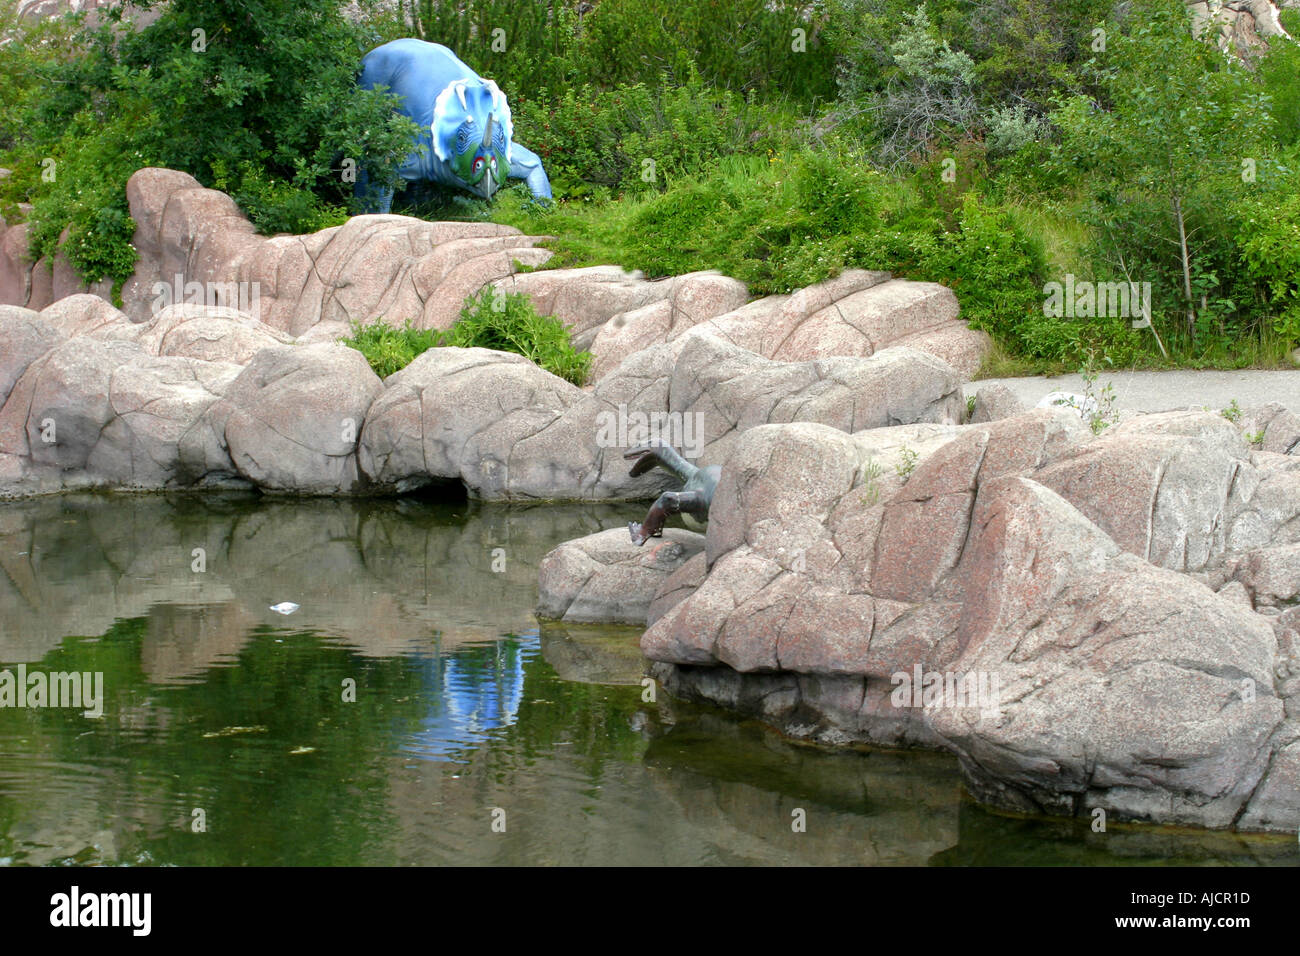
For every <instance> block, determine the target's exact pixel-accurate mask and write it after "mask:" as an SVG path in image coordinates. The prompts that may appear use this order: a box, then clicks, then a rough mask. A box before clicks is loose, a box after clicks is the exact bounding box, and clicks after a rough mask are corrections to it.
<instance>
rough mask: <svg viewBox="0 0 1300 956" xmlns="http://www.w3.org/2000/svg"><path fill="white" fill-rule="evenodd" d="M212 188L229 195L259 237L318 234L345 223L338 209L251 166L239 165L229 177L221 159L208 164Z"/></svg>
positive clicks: (344, 212) (255, 166)
mask: <svg viewBox="0 0 1300 956" xmlns="http://www.w3.org/2000/svg"><path fill="white" fill-rule="evenodd" d="M212 176H213V184H212V185H213V188H214V189H220V190H221V191H222V192H225V193H229V194H230V197H231V198H232V199H234V200H235V202H236V203H238V204H239V208H240V209H242V210H243V211H244V213H245V215H247V216H248V218H249V219H250V220H251V221H252V223H253V225H254V226H256V227H257V231H258V232H260V233H262V234H263V235H275V234H276V233H282V232H288V233H294V234H301V233H307V232H318V231H320V230H321V229H328V228H329V227H330V226H341V225H342V224H343V223H345V222H347V221H348V213H347V210H346V209H344V208H343V207H342V206H336V205H332V204H330V203H326V202H323V201H322V200H321V198H320V197H319V196H317V195H316V194H315V193H313V192H312V191H311V190H309V189H303V188H301V187H299V186H294V185H293V184H291V183H287V182H285V181H283V180H278V179H274V178H270V177H268V176H267V174H266V172H265V170H264V169H263V168H262V167H261V166H258V165H257V164H255V163H251V162H248V161H244V162H242V163H240V164H239V173H238V176H237V177H236V176H232V174H231V173H230V172H229V171H228V170H227V168H226V164H225V162H224V161H223V160H219V159H218V160H216V161H214V162H213V164H212Z"/></svg>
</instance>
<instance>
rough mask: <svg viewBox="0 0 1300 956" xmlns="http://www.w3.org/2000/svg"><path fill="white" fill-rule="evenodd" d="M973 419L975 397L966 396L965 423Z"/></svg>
mask: <svg viewBox="0 0 1300 956" xmlns="http://www.w3.org/2000/svg"><path fill="white" fill-rule="evenodd" d="M974 417H975V396H974V395H967V396H966V421H970V420H971V419H972V418H974Z"/></svg>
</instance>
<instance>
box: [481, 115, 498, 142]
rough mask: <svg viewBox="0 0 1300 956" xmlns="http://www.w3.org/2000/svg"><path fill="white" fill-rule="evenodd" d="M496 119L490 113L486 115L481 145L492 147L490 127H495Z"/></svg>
mask: <svg viewBox="0 0 1300 956" xmlns="http://www.w3.org/2000/svg"><path fill="white" fill-rule="evenodd" d="M496 121H497V118H496V117H495V116H493V115H492V114H491V113H489V114H488V121H487V129H485V130H484V131H483V145H484V146H491V145H492V127H493V126H495V125H496Z"/></svg>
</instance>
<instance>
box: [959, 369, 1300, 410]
mask: <svg viewBox="0 0 1300 956" xmlns="http://www.w3.org/2000/svg"><path fill="white" fill-rule="evenodd" d="M995 382H996V383H997V384H999V385H1005V386H1007V388H1009V389H1011V391H1012V392H1014V393H1015V395H1016V397H1017V398H1019V399H1020V400H1021V401H1022V402H1024V403H1025V404H1026V405H1028V406H1029V407H1031V408H1032V407H1033V406H1034V405H1037V404H1038V401H1039V399H1041V398H1042V397H1043V396H1044V395H1046V394H1047V393H1048V392H1055V391H1061V392H1077V393H1080V394H1082V392H1083V379H1082V378H1081V377H1080V376H1078V375H1059V376H1055V377H1052V378H1048V377H1045V376H1041V375H1039V376H1034V377H1031V378H987V379H982V380H981V381H978V382H968V383H966V385H965V386H964V387H963V394H964V395H974V394H975V391H976V389H979V388H981V387H983V386H985V385H989V384H992V383H995ZM1108 382H1110V383H1114V385H1115V404H1116V406H1118V407H1119V408H1121V409H1132V410H1133V411H1139V412H1164V411H1168V410H1170V409H1173V408H1187V407H1188V406H1189V405H1204V406H1206V407H1207V408H1215V409H1218V408H1224V407H1226V406H1227V405H1228V404H1229V403H1230V402H1231V401H1232V400H1233V399H1234V398H1235V399H1236V400H1237V405H1238V407H1240V408H1249V407H1250V406H1251V405H1262V404H1264V403H1265V402H1280V403H1281V404H1283V405H1285V406H1286V407H1287V408H1289V409H1291V410H1293V411H1297V412H1300V368H1298V369H1288V370H1285V371H1259V370H1245V371H1240V372H1200V371H1174V372H1129V371H1118V372H1107V371H1103V372H1102V373H1101V374H1100V375H1098V376H1097V389H1098V390H1100V389H1101V388H1103V387H1104V386H1105V385H1106V384H1107V383H1108Z"/></svg>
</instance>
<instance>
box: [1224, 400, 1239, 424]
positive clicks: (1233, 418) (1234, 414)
mask: <svg viewBox="0 0 1300 956" xmlns="http://www.w3.org/2000/svg"><path fill="white" fill-rule="evenodd" d="M1219 414H1220V415H1222V416H1223V417H1224V418H1226V419H1227V420H1228V421H1230V422H1232V424H1234V425H1235V424H1237V422H1239V421H1241V406H1240V405H1238V404H1237V400H1236V399H1235V398H1234V399H1233V400H1232V401H1231V402H1229V403H1228V407H1227V408H1225V409H1223V411H1221V412H1220V413H1219Z"/></svg>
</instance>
